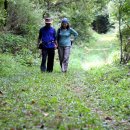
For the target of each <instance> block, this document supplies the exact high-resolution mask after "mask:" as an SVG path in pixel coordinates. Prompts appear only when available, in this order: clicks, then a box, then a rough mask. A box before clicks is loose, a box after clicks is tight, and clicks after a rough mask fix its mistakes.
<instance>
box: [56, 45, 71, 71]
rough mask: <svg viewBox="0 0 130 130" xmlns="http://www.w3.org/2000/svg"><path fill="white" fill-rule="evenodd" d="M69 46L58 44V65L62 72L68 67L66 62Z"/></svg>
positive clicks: (67, 60)
mask: <svg viewBox="0 0 130 130" xmlns="http://www.w3.org/2000/svg"><path fill="white" fill-rule="evenodd" d="M70 48H71V47H70V46H65V47H62V46H59V47H58V54H59V60H60V66H61V70H62V72H66V71H67V68H68V62H69V55H70Z"/></svg>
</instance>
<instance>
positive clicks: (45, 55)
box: [41, 48, 55, 72]
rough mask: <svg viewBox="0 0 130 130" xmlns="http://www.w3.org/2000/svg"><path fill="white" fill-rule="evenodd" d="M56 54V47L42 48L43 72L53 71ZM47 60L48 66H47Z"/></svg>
mask: <svg viewBox="0 0 130 130" xmlns="http://www.w3.org/2000/svg"><path fill="white" fill-rule="evenodd" d="M54 56H55V49H54V48H44V49H42V62H41V71H42V72H45V71H47V72H52V71H53V66H54ZM46 61H47V67H46Z"/></svg>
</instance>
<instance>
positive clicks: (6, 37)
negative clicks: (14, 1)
mask: <svg viewBox="0 0 130 130" xmlns="http://www.w3.org/2000/svg"><path fill="white" fill-rule="evenodd" d="M26 45H27V40H26V39H25V38H23V37H22V36H16V35H13V34H10V33H8V34H0V49H1V51H2V52H10V53H13V54H16V53H17V52H18V51H20V50H21V49H22V48H23V47H24V46H26Z"/></svg>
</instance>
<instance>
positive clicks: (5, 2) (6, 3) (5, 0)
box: [4, 0, 8, 26]
mask: <svg viewBox="0 0 130 130" xmlns="http://www.w3.org/2000/svg"><path fill="white" fill-rule="evenodd" d="M7 8H8V1H7V0H4V9H5V11H6V13H7ZM6 24H7V16H6V20H5V23H4V26H6Z"/></svg>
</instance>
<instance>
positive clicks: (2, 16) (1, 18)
mask: <svg viewBox="0 0 130 130" xmlns="http://www.w3.org/2000/svg"><path fill="white" fill-rule="evenodd" d="M6 15H7V12H6V10H4V0H1V1H0V28H1V27H2V26H3V25H4V24H5V20H6Z"/></svg>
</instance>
